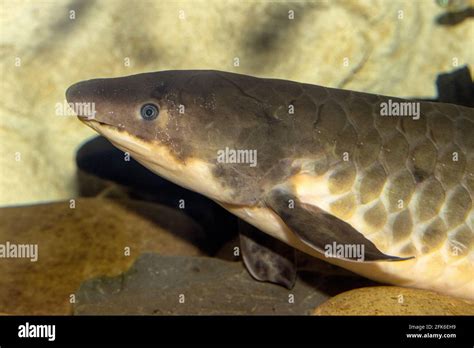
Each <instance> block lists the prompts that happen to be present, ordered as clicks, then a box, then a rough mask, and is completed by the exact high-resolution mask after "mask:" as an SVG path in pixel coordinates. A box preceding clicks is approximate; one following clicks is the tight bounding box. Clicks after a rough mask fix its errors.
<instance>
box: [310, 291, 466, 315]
mask: <svg viewBox="0 0 474 348" xmlns="http://www.w3.org/2000/svg"><path fill="white" fill-rule="evenodd" d="M313 314H314V315H473V314H474V303H473V302H470V301H467V300H462V299H457V298H454V297H450V296H446V295H441V294H438V293H436V292H433V291H428V290H419V289H410V288H402V287H397V286H377V287H367V288H361V289H355V290H351V291H347V292H344V293H342V294H339V295H337V296H335V297H333V298H331V299H329V300H328V301H326V302H324V303H323V304H321V305H320V306H319V307H317V308H316V309H315V310H314V311H313Z"/></svg>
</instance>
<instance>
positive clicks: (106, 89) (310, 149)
mask: <svg viewBox="0 0 474 348" xmlns="http://www.w3.org/2000/svg"><path fill="white" fill-rule="evenodd" d="M67 99H68V101H69V102H71V103H87V102H92V103H94V106H95V110H96V114H95V116H94V118H93V119H86V118H85V116H87V115H85V114H82V115H81V112H80V110H78V108H77V106H76V107H75V110H76V112H77V113H78V115H79V116H82V120H84V122H86V123H87V124H88V125H89V126H91V127H92V128H93V129H95V130H96V131H98V132H99V133H101V134H102V135H104V136H105V137H106V138H108V139H109V140H110V141H111V142H112V143H113V144H114V145H116V146H117V147H118V148H120V149H122V150H123V151H127V152H129V153H130V154H131V155H132V156H133V157H134V158H135V159H136V160H138V161H139V162H140V163H142V164H143V165H144V166H146V167H147V168H149V169H151V170H152V171H154V172H155V173H157V174H158V175H160V176H163V177H165V178H167V179H169V180H171V181H173V182H175V183H177V184H179V185H181V186H184V187H186V188H189V189H191V190H194V191H197V192H200V193H202V194H204V195H206V196H208V197H210V198H211V199H213V200H215V201H217V202H218V203H219V204H221V205H222V206H223V207H224V208H226V209H228V210H229V211H230V212H232V213H234V214H235V215H237V216H239V217H240V218H241V219H243V220H245V221H246V222H248V223H249V224H250V225H252V226H255V227H256V228H258V229H259V230H260V231H263V232H265V233H266V234H268V235H270V236H272V237H275V238H276V239H278V240H280V241H282V242H284V243H286V244H287V245H289V246H291V247H294V248H297V249H300V250H302V251H304V252H306V253H308V254H310V255H312V256H315V257H318V258H321V259H324V260H326V261H328V262H330V263H333V264H336V265H339V266H341V267H344V268H346V269H349V270H352V271H354V272H356V273H358V274H361V275H363V276H366V277H368V278H370V279H374V280H377V281H381V282H386V283H390V284H396V285H402V286H410V287H416V288H424V289H432V290H435V291H438V292H442V293H447V294H451V295H454V296H459V297H463V298H468V299H474V233H473V228H474V213H473V209H472V202H473V198H474V151H473V150H474V110H473V109H472V108H468V107H462V106H457V105H453V104H442V103H434V102H420V104H419V107H420V109H419V115H418V116H415V115H413V114H411V115H408V116H400V115H399V116H383V112H382V111H381V110H382V108H383V107H387V105H388V107H389V108H391V107H393V106H394V105H397V104H398V105H399V106H400V105H402V104H400V103H408V102H410V103H412V102H413V101H407V100H403V99H398V98H391V97H385V96H379V95H372V94H366V93H360V92H354V91H348V90H340V89H331V88H325V87H321V86H315V85H308V84H302V83H296V82H291V81H283V80H274V79H262V78H255V77H251V76H245V75H238V74H231V73H225V72H216V71H165V72H158V73H148V74H140V75H135V76H129V77H123V78H114V79H96V80H90V81H85V82H81V83H78V84H76V85H74V86H72V87H71V88H70V89H69V90H68V92H67ZM147 103H151V104H154V105H156V106H157V107H158V108H159V115H158V116H157V117H156V118H155V119H153V120H146V119H143V117H141V114H140V113H141V110H142V108H143V105H146V104H147ZM405 105H408V104H405ZM413 107H414V108H415V105H413ZM391 110H392V111H394V110H393V109H391ZM413 110H415V109H413ZM413 110H412V112H413ZM394 113H396V111H394ZM232 150H248V151H255V152H254V154H255V155H256V161H255V163H250V164H249V163H232V159H230V160H229V158H227V161H219V160H218V158H219V155H218V154H219V153H220V154H222V153H223V152H225V151H227V152H229V151H230V152H232ZM249 153H251V152H247V154H249ZM234 162H235V161H234ZM251 245H252V244H251ZM338 245H351V246H362V245H363V246H364V258H363V260H360V261H356V259H355V257H349V256H347V255H339V256H337V257H328V255H327V254H326V255H325V251H327V250H328V248H331V247H335V246H338ZM250 249H251V248H250ZM347 250H348V249H346V251H347ZM250 251H251V252H250V254H249V253H247V260H246V264H247V265H248V264H249V263H250V264H251V263H252V262H253V263H254V265H255V262H257V263H259V264H260V265H261V263H262V262H265V255H266V256H267V259H268V260H269V263H270V264H271V262H272V260H271V256H268V254H265V253H264V254H265V255H264V257H263V259H261V260H252V258H256V256H255V255H257V254H258V252H259V250H258V248H256V249H255V248H254V249H251V250H250ZM245 259H246V257H245V254H244V260H245ZM288 259H289V258H286V260H288ZM290 259H291V257H290ZM290 261H291V260H290ZM248 266H249V265H248ZM259 267H260V266H259ZM250 268H251V273H252V266H251V265H250ZM253 268H254V269H255V267H253ZM257 268H258V267H257ZM270 268H271V267H270ZM276 268H277V270H278V269H280V270H281V271H286V270H288V268H289V266H288V267H287V266H285V265H283V266H281V267H279V266H278V265H276ZM290 268H291V267H290ZM267 271H268V268H267ZM255 273H258V270H257V271H255ZM254 275H255V276H256V278H259V276H258V274H254ZM260 278H262V277H260ZM263 278H264V277H263ZM284 278H285V277H284ZM286 278H288V277H286ZM290 278H291V277H290ZM270 280H272V279H270ZM283 283H284V282H283ZM289 283H290V284H291V281H290V282H289Z"/></svg>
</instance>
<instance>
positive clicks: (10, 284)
mask: <svg viewBox="0 0 474 348" xmlns="http://www.w3.org/2000/svg"><path fill="white" fill-rule="evenodd" d="M69 204H70V203H69V202H58V203H50V204H41V205H33V206H26V207H14V208H2V209H0V243H2V244H3V243H6V241H9V242H10V243H24V244H37V245H38V261H37V262H31V261H30V260H29V259H18V258H17V259H14V258H0V312H3V313H9V314H19V315H24V314H34V315H36V314H48V315H49V314H69V313H71V304H70V302H69V299H70V295H72V294H74V292H75V291H76V289H77V288H78V287H79V285H80V284H81V283H82V282H83V281H84V280H86V279H89V278H93V277H97V276H101V275H108V276H112V275H117V274H120V273H122V272H124V271H126V270H127V269H128V268H129V266H130V265H131V264H132V263H133V262H134V260H135V259H136V257H137V256H139V255H140V254H141V253H143V252H146V251H154V252H157V253H159V254H161V255H188V256H200V255H204V254H203V253H202V252H201V251H200V249H199V248H198V246H196V245H198V244H200V239H201V238H202V232H201V229H200V227H198V226H197V225H196V223H195V222H194V221H192V220H191V219H190V218H188V217H187V216H185V215H184V214H182V213H181V212H179V211H176V210H173V209H170V208H167V207H163V206H159V205H154V204H150V203H144V202H139V201H132V200H116V201H114V200H107V199H85V198H82V199H78V200H77V201H76V202H75V204H76V206H75V209H70V207H69ZM126 248H130V256H127V255H126Z"/></svg>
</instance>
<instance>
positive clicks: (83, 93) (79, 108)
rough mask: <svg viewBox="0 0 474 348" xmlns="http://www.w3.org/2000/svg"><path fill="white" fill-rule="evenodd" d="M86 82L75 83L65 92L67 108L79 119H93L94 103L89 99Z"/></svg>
mask: <svg viewBox="0 0 474 348" xmlns="http://www.w3.org/2000/svg"><path fill="white" fill-rule="evenodd" d="M86 85H87V81H86V82H79V83H75V84H74V85H72V86H70V87H69V88H68V89H67V90H66V100H67V102H68V104H69V107H70V108H71V109H72V110H73V111H74V112H75V113H76V115H77V116H78V117H81V118H84V117H85V118H88V119H91V118H94V117H95V103H94V101H93V100H92V98H91V95H90V92H89V89H88V88H87V86H86Z"/></svg>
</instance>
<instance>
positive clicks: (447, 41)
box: [0, 0, 474, 206]
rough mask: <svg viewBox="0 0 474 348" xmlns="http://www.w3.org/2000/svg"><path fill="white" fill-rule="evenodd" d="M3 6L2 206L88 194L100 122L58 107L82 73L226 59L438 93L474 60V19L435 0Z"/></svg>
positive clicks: (199, 65)
mask: <svg viewBox="0 0 474 348" xmlns="http://www.w3.org/2000/svg"><path fill="white" fill-rule="evenodd" d="M0 6H1V15H0V29H1V30H0V76H1V81H2V83H1V85H0V93H1V95H2V101H1V103H0V139H1V142H0V168H1V169H0V205H3V206H5V205H12V204H25V203H32V202H40V201H50V200H60V199H68V198H71V197H73V196H75V195H76V194H77V185H76V180H75V163H74V154H75V151H76V149H77V147H78V146H79V144H80V143H81V142H82V141H84V139H86V138H88V137H91V136H92V135H93V133H92V130H90V129H88V128H87V127H85V126H84V125H82V124H81V123H79V122H78V121H77V120H76V119H75V117H73V116H60V115H57V114H56V105H57V103H62V102H63V101H64V92H65V90H66V88H67V87H68V86H69V85H71V84H72V83H74V82H77V81H80V80H85V79H90V78H96V77H115V76H120V75H128V74H134V73H140V72H145V71H157V70H167V69H218V70H227V71H233V72H238V73H243V74H251V75H257V76H264V77H274V78H282V79H291V80H296V81H302V82H307V83H313V84H320V85H325V86H329V87H339V88H348V89H354V90H360V91H365V92H371V93H380V94H386V95H393V96H407V97H415V96H435V94H436V92H435V84H434V81H435V79H436V75H437V74H438V73H440V72H446V71H451V70H453V69H456V68H457V67H460V66H462V65H464V64H468V65H469V66H470V67H471V70H472V63H473V62H474V49H473V44H472V43H473V42H474V27H473V21H472V18H469V17H463V16H462V15H461V16H458V17H452V16H453V15H450V14H449V13H447V10H446V9H445V8H443V7H440V6H438V5H437V4H436V2H435V1H434V0H417V1H412V0H404V1H389V0H333V1H301V2H284V1H278V2H271V1H238V0H236V1H232V0H203V1H199V0H194V1H153V0H140V1H134V2H130V1H127V0H108V1H95V0H72V1H66V0H48V1H36V0H24V1H15V0H2V1H1V3H0ZM461 13H465V12H464V11H461ZM450 16H451V17H450ZM291 18H293V19H291ZM440 18H441V19H440ZM449 18H452V20H451V21H450V20H449ZM237 59H238V63H239V66H235V64H234V63H236V62H237Z"/></svg>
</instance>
